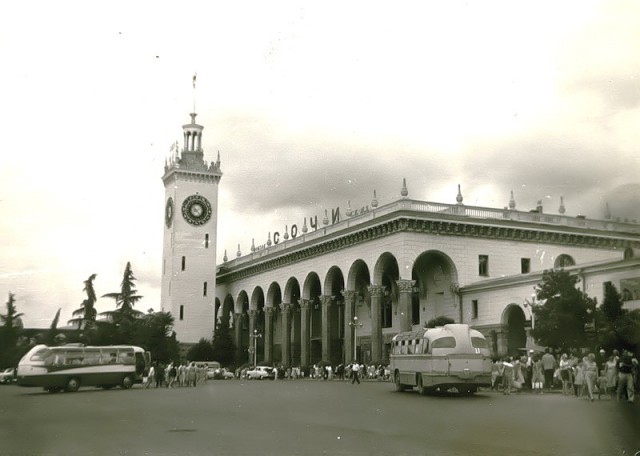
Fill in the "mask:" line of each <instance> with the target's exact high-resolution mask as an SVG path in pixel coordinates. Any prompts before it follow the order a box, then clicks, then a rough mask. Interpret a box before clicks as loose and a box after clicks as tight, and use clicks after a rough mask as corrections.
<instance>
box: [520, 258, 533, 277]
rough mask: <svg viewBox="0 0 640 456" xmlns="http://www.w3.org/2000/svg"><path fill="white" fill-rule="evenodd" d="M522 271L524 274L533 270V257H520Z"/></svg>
mask: <svg viewBox="0 0 640 456" xmlns="http://www.w3.org/2000/svg"><path fill="white" fill-rule="evenodd" d="M520 272H521V273H522V274H527V273H529V272H531V258H520Z"/></svg>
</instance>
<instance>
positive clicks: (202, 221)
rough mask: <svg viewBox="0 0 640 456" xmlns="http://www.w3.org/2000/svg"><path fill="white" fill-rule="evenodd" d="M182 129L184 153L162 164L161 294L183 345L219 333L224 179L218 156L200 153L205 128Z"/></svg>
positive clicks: (193, 121) (177, 150)
mask: <svg viewBox="0 0 640 456" xmlns="http://www.w3.org/2000/svg"><path fill="white" fill-rule="evenodd" d="M196 115H197V114H195V113H192V114H191V123H189V124H186V125H183V126H182V130H183V132H184V143H183V147H182V150H180V147H179V146H178V144H177V143H176V145H175V155H174V156H172V157H171V158H170V159H169V160H168V161H167V162H166V163H165V166H164V175H163V176H162V181H163V182H164V195H165V206H164V243H163V253H162V295H161V306H162V310H163V311H164V312H171V315H173V318H174V320H175V322H174V326H173V327H174V331H175V332H176V337H177V339H178V341H179V342H181V343H185V344H194V343H197V342H198V341H199V340H200V339H201V338H205V339H209V340H211V339H212V337H213V331H214V329H215V318H214V309H215V291H216V289H215V287H216V235H217V227H218V184H219V183H220V178H221V177H222V172H221V171H220V154H218V157H217V160H216V161H215V162H211V163H207V162H206V161H205V160H204V152H203V150H202V130H203V129H204V127H203V126H202V125H198V124H197V123H196Z"/></svg>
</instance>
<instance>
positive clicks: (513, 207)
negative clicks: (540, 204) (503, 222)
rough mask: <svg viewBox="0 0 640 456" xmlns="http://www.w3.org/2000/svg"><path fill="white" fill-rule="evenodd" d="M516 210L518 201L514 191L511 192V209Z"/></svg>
mask: <svg viewBox="0 0 640 456" xmlns="http://www.w3.org/2000/svg"><path fill="white" fill-rule="evenodd" d="M515 208H516V200H515V198H514V197H513V190H511V199H510V200H509V209H511V210H514V209H515Z"/></svg>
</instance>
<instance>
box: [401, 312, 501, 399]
mask: <svg viewBox="0 0 640 456" xmlns="http://www.w3.org/2000/svg"><path fill="white" fill-rule="evenodd" d="M491 363H492V362H491V356H490V352H489V344H488V343H487V340H486V339H485V337H484V336H483V335H482V333H480V332H479V331H476V330H475V329H471V328H470V327H469V326H468V325H462V324H450V325H444V326H442V327H436V328H421V329H418V330H415V331H407V332H401V333H398V334H397V335H396V336H395V337H394V338H393V342H392V348H391V373H392V375H393V380H394V382H395V388H396V391H404V390H405V389H408V388H413V387H415V388H417V390H418V391H419V392H420V394H426V393H427V392H446V391H450V392H451V391H457V392H459V393H469V394H472V393H475V392H476V391H477V390H478V387H481V386H491Z"/></svg>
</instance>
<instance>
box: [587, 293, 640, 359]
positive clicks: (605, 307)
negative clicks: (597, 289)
mask: <svg viewBox="0 0 640 456" xmlns="http://www.w3.org/2000/svg"><path fill="white" fill-rule="evenodd" d="M623 304H624V302H623V300H622V296H621V295H620V293H619V292H618V289H617V288H616V287H615V285H613V284H609V285H608V286H607V287H606V288H605V292H604V300H603V301H602V305H601V306H600V307H599V308H598V311H597V313H596V329H597V336H598V343H599V345H600V347H602V348H604V349H605V350H606V351H608V352H610V351H611V350H613V349H618V350H622V349H629V350H631V351H636V352H637V350H638V349H639V348H640V311H638V310H634V311H631V312H630V311H628V310H627V309H624V308H623Z"/></svg>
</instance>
